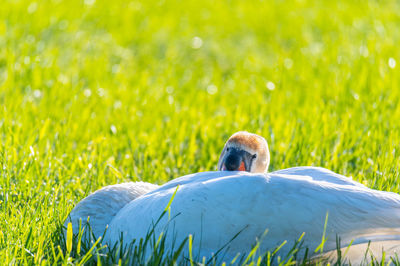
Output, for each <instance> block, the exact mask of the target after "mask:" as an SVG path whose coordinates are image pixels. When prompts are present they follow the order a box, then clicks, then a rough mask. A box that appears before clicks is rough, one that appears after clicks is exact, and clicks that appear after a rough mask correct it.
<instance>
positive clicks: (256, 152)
mask: <svg viewBox="0 0 400 266" xmlns="http://www.w3.org/2000/svg"><path fill="white" fill-rule="evenodd" d="M268 166H269V150H268V144H267V141H266V140H265V139H264V138H263V137H261V136H259V135H256V134H252V133H249V132H246V131H239V132H236V133H235V134H233V135H232V136H231V137H230V138H229V139H228V141H227V142H226V143H225V146H224V149H223V150H222V153H221V156H220V157H219V161H218V170H219V171H247V172H251V173H264V172H267V170H268Z"/></svg>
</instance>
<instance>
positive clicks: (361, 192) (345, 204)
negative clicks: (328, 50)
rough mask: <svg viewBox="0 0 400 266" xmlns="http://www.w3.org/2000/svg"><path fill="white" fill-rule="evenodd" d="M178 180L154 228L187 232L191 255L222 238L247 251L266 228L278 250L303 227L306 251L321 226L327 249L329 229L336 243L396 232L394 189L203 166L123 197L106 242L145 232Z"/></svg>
mask: <svg viewBox="0 0 400 266" xmlns="http://www.w3.org/2000/svg"><path fill="white" fill-rule="evenodd" d="M177 185H180V186H179V188H178V191H177V193H176V195H175V198H174V200H173V202H172V204H171V215H170V220H168V217H166V216H165V217H163V218H162V220H161V221H160V223H159V224H158V225H157V226H156V228H155V229H156V230H155V231H156V234H159V233H160V232H161V231H163V230H165V229H166V228H168V239H169V240H170V241H167V243H172V241H171V240H172V239H173V238H175V239H176V241H177V243H179V242H180V241H183V240H184V239H185V238H186V237H187V236H188V235H189V234H192V235H194V242H193V247H194V254H200V255H201V256H206V257H209V256H210V255H211V254H210V253H209V251H211V250H212V251H215V250H218V249H219V248H221V247H222V246H224V245H225V244H228V243H229V244H228V246H227V248H229V252H228V254H231V255H232V256H235V255H236V253H238V252H246V251H247V252H248V251H249V250H248V249H249V248H250V247H251V246H252V244H254V243H255V241H256V239H257V238H258V237H261V236H262V235H263V233H264V232H265V230H266V229H268V233H267V236H266V237H265V239H264V240H263V241H262V244H261V246H262V249H264V250H265V249H272V248H274V247H276V246H277V245H279V244H280V243H281V242H282V241H283V240H285V239H284V238H286V240H287V241H288V242H289V243H288V244H287V245H285V246H284V247H283V248H282V249H281V252H282V253H284V252H287V251H288V250H287V249H290V248H291V247H292V245H291V243H294V241H295V240H296V239H298V238H299V236H300V235H301V234H302V233H303V232H305V233H306V235H305V238H304V240H305V244H306V245H307V246H308V247H310V248H311V250H314V249H315V248H316V247H317V246H318V245H319V244H320V243H321V239H322V235H323V232H324V230H326V236H327V238H328V240H327V242H326V244H325V247H326V249H327V250H329V249H335V248H336V235H339V236H341V237H342V244H343V245H348V244H349V243H350V242H351V241H352V240H355V243H363V242H365V241H368V240H370V239H375V240H386V239H400V196H399V195H397V194H394V193H389V192H381V191H376V190H371V189H368V188H366V187H363V186H349V185H341V184H335V183H332V182H326V181H318V180H313V179H312V178H311V177H307V176H297V175H286V174H276V173H270V174H250V173H246V172H206V173H198V174H194V175H189V176H185V177H182V178H179V179H176V180H174V181H171V182H169V183H167V184H166V185H164V186H162V187H160V188H158V189H156V190H154V191H152V192H150V193H148V194H146V195H143V196H141V197H139V198H137V199H136V200H134V201H132V202H130V203H129V204H127V205H126V206H125V207H123V209H122V210H121V211H120V212H119V213H118V214H117V215H116V216H115V218H114V219H113V221H112V222H111V224H110V229H109V234H108V236H107V237H106V238H107V241H108V242H109V243H114V242H116V241H117V240H118V239H119V236H120V234H121V233H123V234H124V239H125V240H128V241H129V240H133V239H135V238H136V239H139V238H143V237H145V235H146V233H147V232H148V229H149V226H150V225H151V224H154V222H155V221H156V220H157V219H158V218H159V216H160V215H161V213H162V212H163V210H164V208H165V207H166V206H167V204H168V202H169V201H170V199H171V197H172V195H173V194H174V192H175V190H176V186H177ZM327 214H328V220H327V227H326V228H325V220H326V217H327ZM239 232H241V233H239ZM238 233H239V235H237V234H238ZM235 235H237V237H236V238H235V239H233V240H232V238H233V237H234V236H235ZM231 240H232V241H231ZM170 247H171V246H170Z"/></svg>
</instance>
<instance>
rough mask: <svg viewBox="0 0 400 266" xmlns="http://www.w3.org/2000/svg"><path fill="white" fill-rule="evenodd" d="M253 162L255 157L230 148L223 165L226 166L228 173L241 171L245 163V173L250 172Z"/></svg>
mask: <svg viewBox="0 0 400 266" xmlns="http://www.w3.org/2000/svg"><path fill="white" fill-rule="evenodd" d="M252 160H253V156H252V155H251V154H250V153H248V152H247V151H244V150H241V149H236V148H230V149H229V151H227V153H226V154H225V156H224V162H223V163H222V165H223V166H225V170H227V171H239V170H240V169H239V168H240V166H241V164H242V162H243V163H244V167H245V171H247V172H250V170H251V163H252Z"/></svg>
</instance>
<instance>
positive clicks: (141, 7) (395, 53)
mask: <svg viewBox="0 0 400 266" xmlns="http://www.w3.org/2000/svg"><path fill="white" fill-rule="evenodd" d="M399 25H400V2H399V1H395V0H389V1H373V0H370V1H353V0H341V1H318V0H314V1H307V0H297V1H294V0H289V1H280V0H275V1H235V0H233V1H208V0H206V1H192V0H189V1H169V0H165V1H151V0H148V1H119V0H116V1H105V0H84V1H77V0H69V1H61V0H54V1H47V0H40V1H36V2H33V1H24V0H2V1H1V3H0V104H1V106H0V138H1V142H0V144H1V145H0V163H1V169H0V174H1V176H0V208H1V212H0V261H1V264H20V263H23V264H25V263H29V264H41V263H43V264H51V263H64V264H65V263H67V262H70V263H78V262H79V261H82V256H83V255H84V254H80V255H78V254H74V255H73V256H72V255H71V257H70V256H69V255H68V252H67V250H65V248H64V247H62V245H61V244H60V240H59V239H58V237H57V233H59V232H60V229H59V228H60V225H61V224H62V223H63V221H64V219H65V218H66V217H67V215H68V213H69V212H70V211H71V210H72V208H73V207H74V206H75V205H76V204H77V203H78V202H79V201H80V200H81V199H83V198H84V197H85V196H87V195H88V194H90V193H91V192H93V191H95V190H97V189H99V188H101V187H103V186H106V185H110V184H115V183H121V182H127V181H138V180H143V181H148V182H153V183H158V184H163V183H165V182H167V181H168V180H171V179H173V178H176V177H179V176H182V175H185V174H189V173H193V172H199V171H209V170H216V165H217V161H218V157H219V153H220V151H221V149H222V147H223V145H224V142H225V141H226V139H227V138H228V137H229V136H230V135H231V134H232V133H234V132H236V131H239V130H247V131H250V132H254V133H258V134H260V135H263V136H264V137H265V138H266V139H267V141H268V142H269V145H270V150H271V167H270V171H273V170H278V169H283V168H287V167H293V166H303V165H314V166H322V167H326V168H329V169H331V170H333V171H335V172H338V173H341V174H344V175H347V176H351V177H353V179H355V180H357V181H359V182H362V183H364V184H366V185H367V186H369V187H371V188H374V189H379V190H385V191H393V192H400V180H399V177H400V172H399V167H400V161H399V159H398V158H399V155H400V123H399V121H400V105H399V100H400V72H399V71H400V49H399V47H400V46H399V44H400V26H399ZM60 245H61V247H59V246H60Z"/></svg>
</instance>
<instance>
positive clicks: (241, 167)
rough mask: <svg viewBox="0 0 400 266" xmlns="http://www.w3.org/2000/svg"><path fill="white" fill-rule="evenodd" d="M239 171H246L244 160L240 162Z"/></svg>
mask: <svg viewBox="0 0 400 266" xmlns="http://www.w3.org/2000/svg"><path fill="white" fill-rule="evenodd" d="M238 171H246V167H245V166H244V162H243V161H242V163H241V164H240V166H239V169H238Z"/></svg>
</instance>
